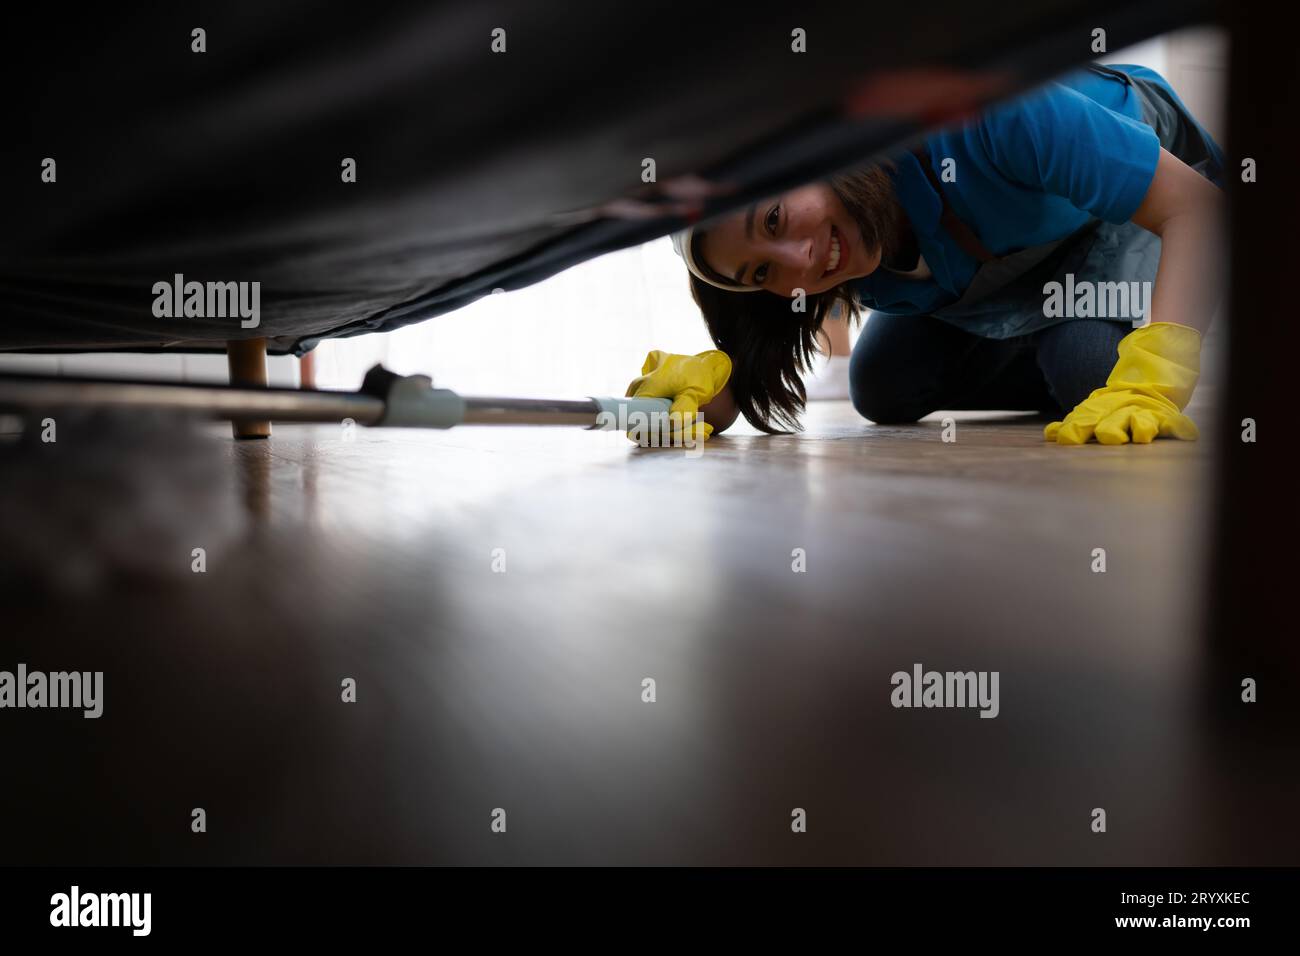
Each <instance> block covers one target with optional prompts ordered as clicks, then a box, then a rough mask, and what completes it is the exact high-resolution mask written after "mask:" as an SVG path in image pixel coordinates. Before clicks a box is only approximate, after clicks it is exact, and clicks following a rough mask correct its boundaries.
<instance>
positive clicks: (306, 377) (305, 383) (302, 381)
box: [298, 349, 316, 388]
mask: <svg viewBox="0 0 1300 956" xmlns="http://www.w3.org/2000/svg"><path fill="white" fill-rule="evenodd" d="M298 387H299V388H315V387H316V350H315V349H312V350H311V351H310V352H308V353H307V354H306V355H304V356H303V357H302V358H300V359H298Z"/></svg>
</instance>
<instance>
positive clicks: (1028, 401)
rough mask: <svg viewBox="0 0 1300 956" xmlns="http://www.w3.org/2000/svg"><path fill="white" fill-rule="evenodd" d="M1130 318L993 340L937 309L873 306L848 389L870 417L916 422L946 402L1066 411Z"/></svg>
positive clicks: (1111, 358) (1088, 388)
mask: <svg viewBox="0 0 1300 956" xmlns="http://www.w3.org/2000/svg"><path fill="white" fill-rule="evenodd" d="M1132 331H1133V327H1132V325H1131V324H1130V323H1128V322H1112V321H1108V320H1106V319H1073V320H1070V321H1067V322H1061V323H1059V324H1057V325H1053V326H1049V327H1048V328H1045V329H1039V330H1038V331H1036V332H1031V333H1029V334H1027V335H1021V336H1017V337H1015V338H1010V339H986V338H981V337H980V336H978V335H974V334H972V333H970V332H965V331H963V330H962V329H960V328H958V327H957V326H955V325H952V324H950V323H948V322H945V321H943V320H942V319H936V318H934V317H933V316H930V315H884V314H883V313H880V312H873V313H872V314H871V317H870V318H869V319H868V320H867V324H866V327H865V328H864V329H863V330H862V334H861V335H860V336H859V337H858V342H857V345H855V346H854V348H853V357H852V358H851V359H850V361H849V395H850V397H851V398H852V399H853V407H854V408H856V409H857V410H858V413H859V414H860V415H862V416H863V417H864V418H868V419H870V420H871V421H873V422H878V423H880V424H898V423H903V422H914V421H916V420H917V419H919V418H922V417H924V416H926V415H929V414H930V413H931V412H936V411H939V410H940V409H952V410H960V409H1008V410H1013V411H1035V412H1039V413H1040V414H1043V415H1051V416H1056V417H1059V416H1061V415H1063V414H1065V413H1067V412H1069V411H1070V410H1071V409H1073V408H1074V406H1075V405H1077V404H1079V402H1081V401H1083V399H1085V398H1087V397H1088V394H1089V393H1090V392H1092V390H1093V389H1095V388H1100V387H1101V386H1103V385H1105V384H1106V377H1107V376H1108V375H1110V372H1111V369H1113V368H1114V367H1115V361H1116V359H1117V358H1118V357H1119V355H1118V353H1117V351H1116V347H1117V346H1118V345H1119V340H1120V339H1122V338H1123V337H1124V336H1126V335H1127V334H1128V333H1129V332H1132Z"/></svg>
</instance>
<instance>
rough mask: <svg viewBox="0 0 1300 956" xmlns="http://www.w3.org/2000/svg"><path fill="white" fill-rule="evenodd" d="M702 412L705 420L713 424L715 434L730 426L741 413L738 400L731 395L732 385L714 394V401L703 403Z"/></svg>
mask: <svg viewBox="0 0 1300 956" xmlns="http://www.w3.org/2000/svg"><path fill="white" fill-rule="evenodd" d="M700 414H701V415H703V416H704V421H705V422H707V423H708V424H710V425H712V426H713V434H715V435H716V434H718V432H722V431H726V430H727V429H728V428H730V427H731V426H732V424H733V423H734V422H735V421H736V417H737V416H738V415H739V414H740V409H739V408H737V407H736V400H735V399H734V398H732V396H731V386H730V385H727V386H725V387H724V388H723V389H722V391H720V392H718V394H717V395H715V396H713V401H711V402H708V403H707V404H705V405H701V406H700Z"/></svg>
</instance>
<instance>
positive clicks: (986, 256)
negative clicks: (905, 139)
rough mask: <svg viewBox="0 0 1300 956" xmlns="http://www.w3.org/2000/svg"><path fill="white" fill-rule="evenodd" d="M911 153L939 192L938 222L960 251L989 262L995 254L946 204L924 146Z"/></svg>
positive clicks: (946, 201)
mask: <svg viewBox="0 0 1300 956" xmlns="http://www.w3.org/2000/svg"><path fill="white" fill-rule="evenodd" d="M912 154H913V155H914V156H915V157H916V158H917V160H918V161H919V162H920V163H921V169H922V171H923V172H924V173H925V178H926V179H928V180H930V185H931V186H932V187H934V191H935V192H936V193H938V194H939V202H940V203H942V204H943V212H942V213H941V214H940V216H939V224H940V225H942V226H943V228H944V230H945V231H946V232H947V233H948V235H949V236H951V237H952V240H953V242H955V243H957V245H958V247H960V249H961V251H962V252H964V253H966V255H968V256H970V257H971V258H972V259H975V260H976V261H977V262H990V261H991V260H993V259H995V258H996V256H994V255H993V253H991V252H989V251H988V249H987V248H986V247H985V245H984V243H982V242H980V240H979V237H978V236H976V235H975V233H974V231H973V230H972V229H971V227H970V226H968V225H966V223H964V222H962V221H961V220H960V219H958V218H957V214H956V213H955V212H953V211H952V207H951V206H949V205H948V197H946V196H945V195H944V194H943V189H941V188H940V186H939V177H938V176H936V175H935V174H934V167H933V166H931V165H930V154H929V152H928V151H927V150H926V148H925V147H924V146H920V147H918V148H917V149H915V150H913V151H912Z"/></svg>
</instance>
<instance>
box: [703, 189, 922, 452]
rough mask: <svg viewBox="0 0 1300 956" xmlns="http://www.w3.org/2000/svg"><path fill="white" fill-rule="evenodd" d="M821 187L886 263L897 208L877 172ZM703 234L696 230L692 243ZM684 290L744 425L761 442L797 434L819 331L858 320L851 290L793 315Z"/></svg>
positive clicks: (778, 304)
mask: <svg viewBox="0 0 1300 956" xmlns="http://www.w3.org/2000/svg"><path fill="white" fill-rule="evenodd" d="M886 165H888V164H886ZM829 184H830V187H831V189H832V190H834V192H835V194H836V195H837V196H838V197H839V199H840V201H841V202H842V203H844V207H845V209H846V210H847V211H848V212H849V214H850V215H851V216H852V217H853V219H854V221H855V222H856V223H857V224H858V228H859V229H860V230H861V231H862V238H863V241H864V242H865V243H866V245H867V248H873V247H874V246H876V245H877V244H879V245H880V246H881V250H882V257H883V258H885V259H888V258H890V257H891V256H892V254H893V252H894V249H895V246H896V244H897V241H898V240H897V237H898V227H899V223H900V221H901V217H902V207H901V206H899V204H898V200H897V199H896V198H895V196H894V190H893V184H892V182H891V180H890V178H889V175H888V173H887V172H886V171H885V169H884V168H882V166H881V165H873V166H868V167H865V168H863V169H859V170H855V171H853V172H851V173H845V174H843V175H840V176H835V177H833V178H831V180H830V181H829ZM703 232H704V230H696V233H695V234H694V235H692V237H691V240H692V242H696V241H698V240H699V238H700V236H701V235H703ZM697 261H698V260H697ZM701 265H703V264H702V263H701ZM705 268H707V267H705ZM724 281H726V280H724ZM690 283H691V296H692V297H693V298H694V299H695V304H696V305H698V306H699V307H700V312H701V313H703V315H704V324H705V325H706V326H707V327H708V330H709V337H710V338H712V339H713V343H714V345H716V346H717V347H718V348H719V349H721V350H722V351H723V352H726V353H727V355H728V356H730V358H731V366H732V371H731V380H730V382H729V383H728V384H729V385H730V388H731V394H732V397H733V398H734V399H735V401H736V407H737V408H738V409H739V410H740V413H741V414H742V415H744V416H745V420H746V421H748V422H749V423H750V424H751V425H753V426H754V427H755V428H757V429H759V430H761V431H764V432H767V433H768V434H776V433H779V432H784V431H793V430H796V429H798V428H799V416H800V415H801V414H802V413H803V410H804V406H805V404H806V403H807V393H806V392H805V391H804V386H803V376H804V374H805V373H806V372H808V371H810V370H811V368H812V361H813V356H814V355H815V354H816V352H817V333H818V332H820V331H821V327H822V323H823V322H825V321H826V320H827V319H828V318H832V317H844V318H847V319H848V321H849V324H850V325H855V324H857V322H858V321H859V319H860V315H859V313H860V311H861V308H862V307H861V305H860V303H859V302H858V301H857V297H856V296H855V295H854V293H853V289H852V286H851V285H850V284H849V283H844V284H842V285H838V286H836V287H835V288H833V289H830V290H829V291H827V292H821V293H818V294H816V295H808V296H807V297H806V299H805V302H804V305H805V310H804V311H803V312H796V311H795V310H794V309H793V308H792V305H793V300H792V299H787V298H785V297H784V296H779V295H775V294H774V293H771V292H727V291H725V290H723V289H718V288H716V287H714V286H711V285H709V284H708V283H707V282H703V281H701V280H700V279H698V278H697V277H696V276H694V275H691V276H690Z"/></svg>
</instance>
